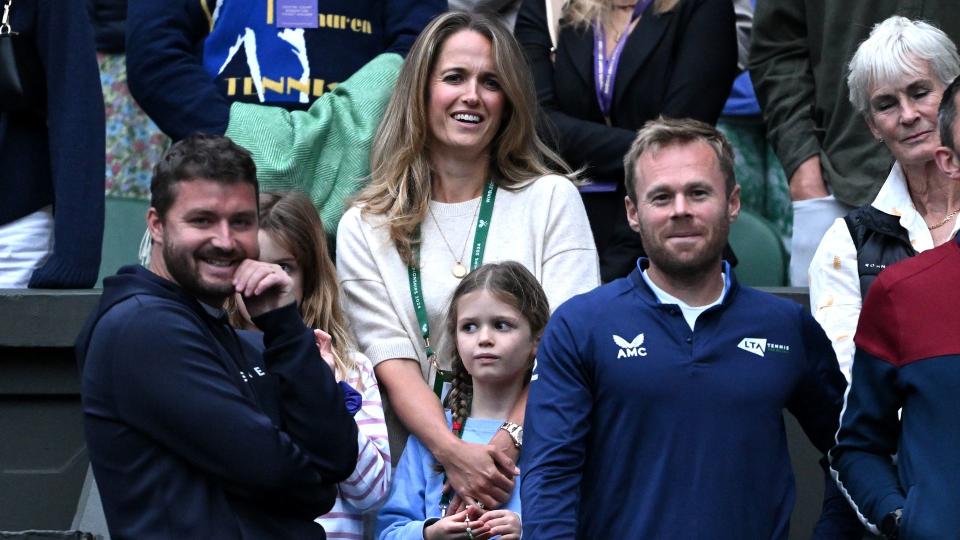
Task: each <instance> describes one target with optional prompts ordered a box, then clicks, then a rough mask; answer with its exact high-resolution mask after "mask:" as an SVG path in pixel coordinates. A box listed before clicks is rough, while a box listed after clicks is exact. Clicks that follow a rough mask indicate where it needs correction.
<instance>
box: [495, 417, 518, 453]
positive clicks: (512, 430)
mask: <svg viewBox="0 0 960 540" xmlns="http://www.w3.org/2000/svg"><path fill="white" fill-rule="evenodd" d="M500 429H502V430H504V431H506V432H507V434H508V435H510V438H511V439H513V445H514V446H515V447H517V450H519V449H520V448H521V447H523V426H521V425H520V424H514V423H513V422H504V423H503V424H502V425H501V426H500Z"/></svg>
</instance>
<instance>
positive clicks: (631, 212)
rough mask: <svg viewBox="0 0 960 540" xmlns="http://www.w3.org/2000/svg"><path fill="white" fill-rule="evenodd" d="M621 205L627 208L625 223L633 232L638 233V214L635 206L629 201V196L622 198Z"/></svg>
mask: <svg viewBox="0 0 960 540" xmlns="http://www.w3.org/2000/svg"><path fill="white" fill-rule="evenodd" d="M623 204H624V206H626V208H627V223H629V224H630V228H631V229H633V232H636V233H639V232H640V214H639V209H638V208H637V205H636V204H634V203H633V200H632V199H630V196H629V195H627V196H626V197H624V198H623Z"/></svg>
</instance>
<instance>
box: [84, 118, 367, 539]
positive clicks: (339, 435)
mask: <svg viewBox="0 0 960 540" xmlns="http://www.w3.org/2000/svg"><path fill="white" fill-rule="evenodd" d="M151 192H152V200H151V207H150V209H149V211H148V213H147V227H148V230H149V233H150V235H151V238H152V241H153V244H152V251H151V262H150V267H149V269H148V268H143V267H140V266H128V267H124V268H121V269H120V271H119V272H118V274H117V275H116V276H113V277H110V278H107V279H106V280H104V291H103V296H102V298H101V301H100V305H99V307H98V308H97V310H96V312H95V313H94V314H93V315H92V316H91V318H90V320H89V321H88V323H87V325H86V327H85V329H84V330H83V332H82V333H81V335H80V338H79V340H78V342H77V347H76V350H77V355H78V359H79V363H80V366H81V370H82V379H81V393H82V400H83V412H84V428H85V433H86V436H87V444H88V448H89V452H90V461H91V463H92V465H93V470H94V473H95V476H96V479H97V483H98V485H99V487H100V494H101V497H102V499H103V508H104V513H105V515H106V518H107V524H108V526H109V529H110V534H111V536H112V537H113V538H115V539H120V538H137V539H142V538H207V539H209V538H231V539H232V538H324V532H323V529H322V528H321V527H320V526H319V525H317V524H316V523H314V521H313V519H314V518H315V517H317V516H319V515H321V514H323V513H325V512H327V511H329V509H330V508H331V507H332V506H333V503H334V499H335V497H336V493H337V491H336V490H337V488H336V485H335V484H336V483H337V482H339V481H341V480H344V479H346V478H347V476H349V475H350V473H351V472H352V471H353V468H354V467H355V466H356V459H357V426H356V424H355V423H354V420H353V417H352V416H351V415H350V414H349V413H348V412H347V410H346V407H345V405H344V396H343V392H342V391H341V390H340V387H339V386H338V385H337V383H336V381H335V380H334V377H333V373H332V372H331V370H330V369H329V368H327V366H326V364H325V363H324V362H323V360H322V359H321V358H320V355H319V351H318V349H317V346H316V343H315V341H314V336H313V331H312V330H311V329H308V328H306V327H305V326H304V324H303V320H302V319H301V317H300V313H299V310H298V309H297V306H296V303H295V301H294V296H293V281H292V280H291V278H290V277H289V276H288V275H287V274H286V273H285V272H284V271H283V270H282V269H281V268H280V267H279V266H277V265H275V264H267V263H263V262H259V261H257V260H256V259H257V256H258V255H259V249H258V245H257V229H258V227H257V180H256V170H255V167H254V164H253V161H252V159H251V158H250V155H249V153H247V152H246V151H245V150H243V149H242V148H240V147H239V146H237V145H236V144H234V143H233V142H231V141H230V140H229V139H227V138H225V137H222V136H202V135H201V136H192V137H189V138H187V139H184V140H183V141H181V142H179V143H177V144H175V145H173V146H172V147H171V148H170V150H169V151H168V152H167V153H166V154H165V155H164V157H163V158H162V159H161V162H160V164H159V165H158V166H157V167H156V169H155V171H154V178H153V182H152V185H151ZM235 291H236V292H238V293H240V294H242V295H243V297H244V304H245V305H246V307H247V310H248V311H249V313H250V315H251V316H252V317H253V322H254V323H255V324H256V325H257V326H258V327H259V328H260V329H261V330H263V333H264V334H263V342H264V343H263V344H264V346H265V350H263V351H262V352H261V351H260V350H258V349H256V348H254V346H253V345H251V344H250V342H248V341H247V340H244V339H239V338H238V336H237V334H236V332H234V330H233V329H232V328H231V327H230V326H229V325H228V324H227V318H226V314H225V313H224V311H223V309H222V306H223V303H224V300H226V299H227V297H229V296H231V295H233V294H234V292H235Z"/></svg>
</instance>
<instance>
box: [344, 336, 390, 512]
mask: <svg viewBox="0 0 960 540" xmlns="http://www.w3.org/2000/svg"><path fill="white" fill-rule="evenodd" d="M353 358H354V360H356V362H357V365H356V368H355V369H354V371H353V373H351V374H350V377H349V378H348V379H347V382H348V383H349V384H350V385H351V386H353V387H354V388H356V389H357V390H358V391H359V392H360V393H361V394H362V396H363V403H362V405H361V407H360V411H359V412H357V414H356V416H354V419H355V420H356V421H357V427H358V428H359V432H358V435H357V443H358V446H359V453H358V455H357V468H356V469H355V470H354V471H353V474H351V475H350V477H349V478H347V479H346V480H344V481H343V482H341V483H340V495H341V496H342V497H343V500H344V501H345V502H347V503H349V504H350V506H352V507H354V508H356V509H357V510H360V511H364V510H368V509H370V508H373V507H374V506H376V505H377V504H379V503H380V502H381V501H383V499H384V498H385V497H386V496H387V493H389V491H390V476H391V470H390V444H389V440H388V439H387V425H386V422H385V421H384V418H383V402H382V401H381V399H380V388H379V387H378V386H377V380H376V379H375V378H374V376H373V368H372V367H371V366H370V360H369V359H368V358H367V357H366V356H364V355H363V354H361V353H353Z"/></svg>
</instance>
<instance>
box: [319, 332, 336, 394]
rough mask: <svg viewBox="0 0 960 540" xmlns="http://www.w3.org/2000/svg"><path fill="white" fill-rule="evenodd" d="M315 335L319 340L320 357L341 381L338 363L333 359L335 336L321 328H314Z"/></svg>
mask: <svg viewBox="0 0 960 540" xmlns="http://www.w3.org/2000/svg"><path fill="white" fill-rule="evenodd" d="M313 337H314V339H316V341H317V349H319V350H320V358H323V361H324V362H326V363H327V365H328V366H330V370H331V371H333V375H334V377H335V378H336V379H337V382H340V377H339V375H338V374H337V364H336V362H335V361H334V359H333V338H332V337H330V334H328V333H326V332H324V331H323V330H320V329H314V331H313Z"/></svg>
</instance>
